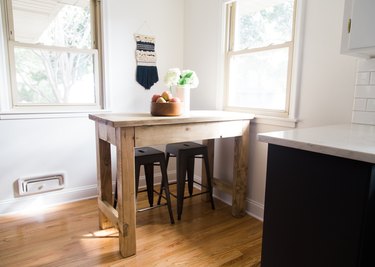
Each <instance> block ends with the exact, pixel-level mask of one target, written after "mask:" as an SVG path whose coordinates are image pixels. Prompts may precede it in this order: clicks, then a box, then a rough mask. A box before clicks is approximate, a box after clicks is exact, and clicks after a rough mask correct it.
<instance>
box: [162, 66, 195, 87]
mask: <svg viewBox="0 0 375 267" xmlns="http://www.w3.org/2000/svg"><path fill="white" fill-rule="evenodd" d="M164 82H165V84H166V85H167V86H168V87H171V86H173V85H189V86H190V87H191V88H196V87H198V85H199V79H198V76H197V74H196V73H195V72H194V71H192V70H183V71H182V72H180V70H179V69H178V68H173V69H169V70H168V72H167V74H166V75H165V78H164Z"/></svg>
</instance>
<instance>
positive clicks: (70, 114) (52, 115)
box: [0, 109, 110, 121]
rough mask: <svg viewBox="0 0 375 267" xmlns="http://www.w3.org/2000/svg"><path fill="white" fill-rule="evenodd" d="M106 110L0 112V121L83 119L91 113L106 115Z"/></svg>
mask: <svg viewBox="0 0 375 267" xmlns="http://www.w3.org/2000/svg"><path fill="white" fill-rule="evenodd" d="M107 112H110V110H108V109H101V110H97V109H96V110H85V111H64V112H2V113H1V112H0V121H1V120H28V119H57V118H84V117H88V115H89V114H92V113H107Z"/></svg>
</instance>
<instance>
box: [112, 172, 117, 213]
mask: <svg viewBox="0 0 375 267" xmlns="http://www.w3.org/2000/svg"><path fill="white" fill-rule="evenodd" d="M116 207H117V178H116V187H115V196H114V198H113V208H114V209H116Z"/></svg>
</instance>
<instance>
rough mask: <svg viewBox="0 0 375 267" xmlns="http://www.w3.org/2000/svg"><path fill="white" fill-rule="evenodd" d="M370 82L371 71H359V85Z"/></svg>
mask: <svg viewBox="0 0 375 267" xmlns="http://www.w3.org/2000/svg"><path fill="white" fill-rule="evenodd" d="M369 83H370V72H367V71H366V72H357V79H356V84H357V85H368V84H369Z"/></svg>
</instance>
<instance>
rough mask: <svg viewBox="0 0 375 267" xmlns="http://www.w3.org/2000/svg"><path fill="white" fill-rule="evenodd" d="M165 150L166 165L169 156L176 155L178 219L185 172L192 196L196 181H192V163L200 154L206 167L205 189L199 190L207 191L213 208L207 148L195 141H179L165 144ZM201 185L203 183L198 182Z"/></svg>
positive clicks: (193, 163)
mask: <svg viewBox="0 0 375 267" xmlns="http://www.w3.org/2000/svg"><path fill="white" fill-rule="evenodd" d="M165 152H166V162H167V165H168V162H169V157H176V165H177V166H176V169H177V170H176V172H177V215H178V219H179V220H180V219H181V215H182V208H183V201H184V198H185V182H186V174H187V182H188V189H189V195H190V197H193V196H195V195H193V185H194V183H197V182H195V181H194V165H195V158H198V156H201V157H200V158H202V159H203V160H204V164H205V169H206V176H207V187H206V188H207V191H206V192H201V193H200V194H197V195H201V194H202V193H208V194H209V196H210V200H211V206H212V209H215V203H214V200H213V196H212V182H211V181H212V178H211V173H210V168H209V162H208V148H207V146H205V145H201V144H198V143H195V142H181V143H173V144H167V146H166V148H165ZM200 185H201V186H202V187H205V186H204V185H202V184H200Z"/></svg>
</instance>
